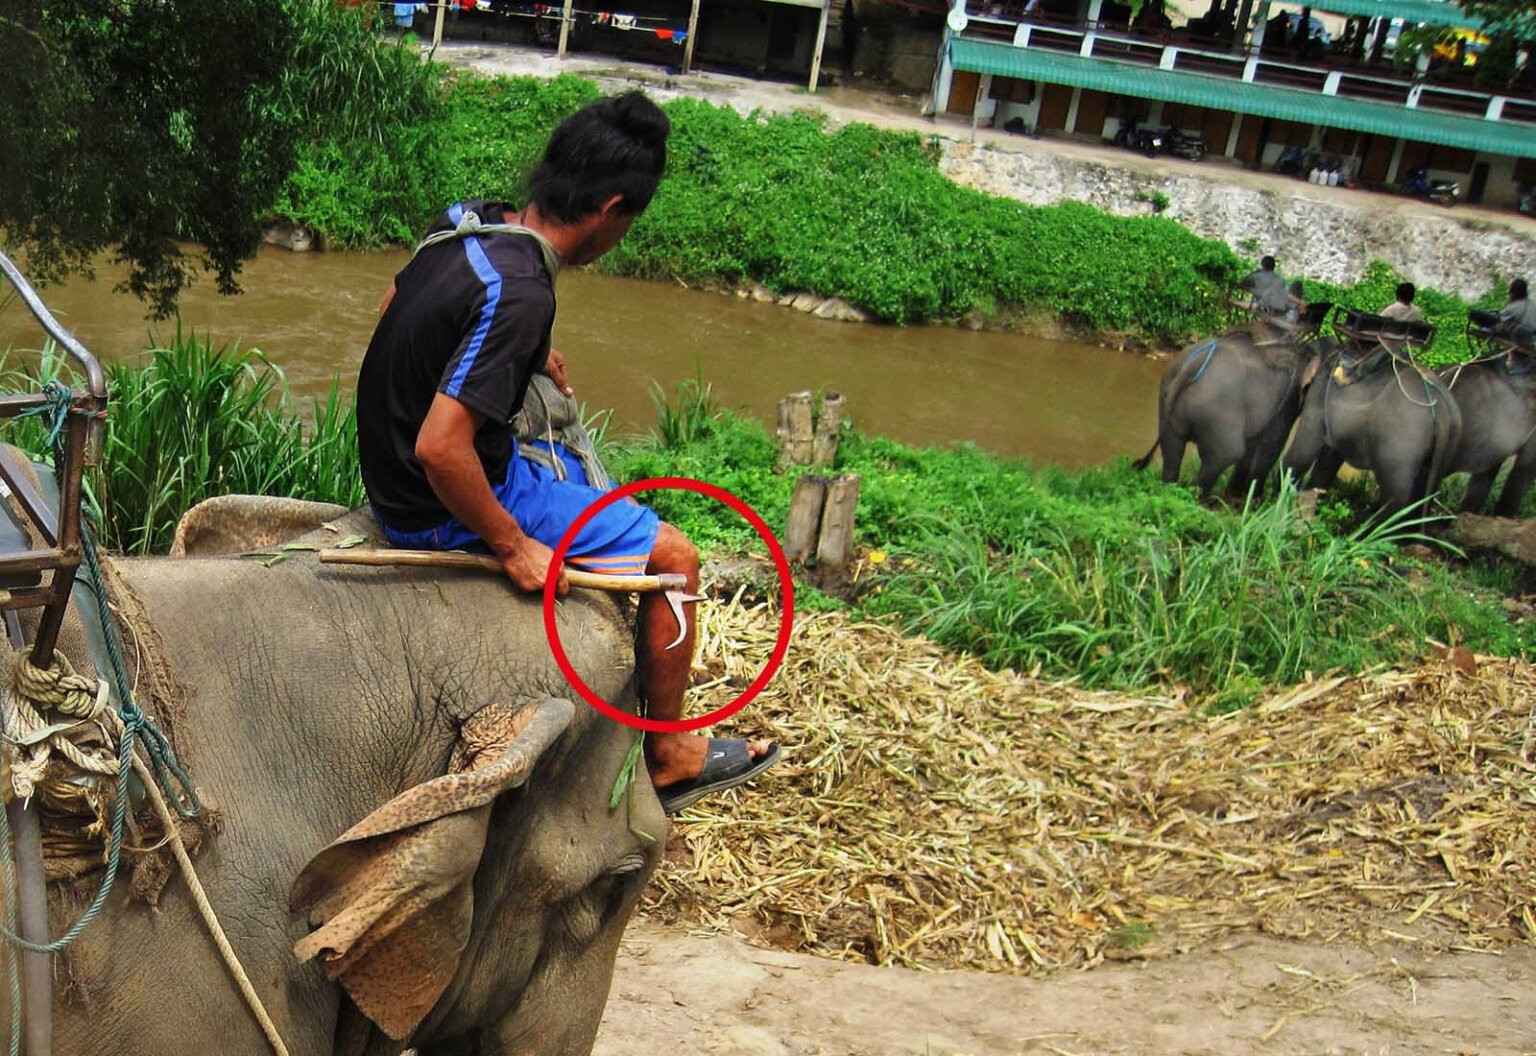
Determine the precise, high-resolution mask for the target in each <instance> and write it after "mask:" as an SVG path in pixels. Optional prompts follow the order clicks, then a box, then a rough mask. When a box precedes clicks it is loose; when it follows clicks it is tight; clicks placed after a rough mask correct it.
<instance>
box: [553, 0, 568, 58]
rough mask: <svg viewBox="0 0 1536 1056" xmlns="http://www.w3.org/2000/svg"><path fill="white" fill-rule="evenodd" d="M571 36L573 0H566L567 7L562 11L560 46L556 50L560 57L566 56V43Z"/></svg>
mask: <svg viewBox="0 0 1536 1056" xmlns="http://www.w3.org/2000/svg"><path fill="white" fill-rule="evenodd" d="M570 36H571V0H565V7H564V8H563V9H562V10H561V12H560V47H559V50H557V51H556V52H555V54H556V55H558V56H559V57H560V58H562V59H563V58H565V43H566V41H567V40H569V39H570Z"/></svg>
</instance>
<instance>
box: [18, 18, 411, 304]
mask: <svg viewBox="0 0 1536 1056" xmlns="http://www.w3.org/2000/svg"><path fill="white" fill-rule="evenodd" d="M371 10H372V9H371V7H365V8H354V7H344V6H342V5H340V4H337V3H334V2H333V0H221V2H219V3H211V4H210V3H203V2H201V0H161V2H157V3H129V4H124V3H104V2H102V0H13V2H12V3H10V4H8V5H7V8H6V14H5V16H4V17H0V49H3V51H4V53H5V56H6V61H5V62H4V63H0V109H3V110H4V112H5V113H6V114H8V115H11V116H12V118H13V119H12V120H7V121H4V122H0V227H3V228H4V229H5V230H6V231H7V233H8V235H9V236H10V237H11V239H12V240H13V245H16V246H18V247H24V248H25V249H26V250H27V251H28V269H29V272H30V273H31V274H32V276H33V278H34V279H37V280H48V279H57V278H59V277H61V276H62V275H63V274H65V273H66V272H69V271H73V270H88V269H89V266H90V264H91V262H92V260H93V259H94V258H95V257H96V256H97V255H98V254H100V253H101V252H103V251H114V252H115V253H116V254H117V255H118V256H119V257H120V258H121V259H123V260H124V261H126V262H127V263H128V265H129V274H128V279H127V281H126V283H125V285H126V286H127V287H128V288H129V289H130V290H132V291H133V292H134V293H135V294H137V295H138V296H140V297H142V298H146V299H148V300H149V301H150V302H151V306H152V307H153V309H154V311H155V313H156V314H157V315H159V316H162V317H163V316H166V315H168V314H170V312H171V310H172V309H173V308H174V306H175V302H176V298H177V296H178V295H179V293H180V291H181V289H182V288H183V287H184V286H185V284H186V283H187V282H189V281H191V279H192V278H193V276H194V275H195V273H196V270H197V267H196V266H197V263H198V261H199V257H201V260H202V262H203V263H204V264H206V266H208V267H210V268H211V269H212V270H213V271H214V273H215V275H216V278H217V281H218V284H219V288H220V289H221V290H222V291H224V292H226V293H228V292H234V291H235V289H236V285H235V277H236V274H237V273H238V271H239V267H240V263H241V261H243V260H244V259H246V258H248V257H249V256H250V255H251V254H253V253H254V252H255V251H256V248H257V246H258V245H259V242H260V233H261V221H262V220H263V219H264V218H265V217H266V216H268V215H269V213H270V210H271V209H272V207H273V205H274V202H278V203H279V204H281V205H283V206H284V207H285V209H286V210H287V211H291V212H293V213H294V214H295V216H296V217H297V218H299V219H307V218H309V217H310V215H311V213H313V214H314V216H315V218H316V219H317V220H320V219H323V221H324V223H325V224H326V225H327V226H331V227H335V228H337V229H338V230H350V231H362V230H364V229H365V228H367V227H368V222H367V221H366V220H365V219H364V218H363V217H362V216H361V215H360V214H361V213H362V212H363V211H364V210H365V209H366V208H368V207H369V206H370V205H371V204H372V203H373V201H374V200H375V198H384V199H389V198H398V197H400V196H402V195H403V196H406V197H409V196H410V195H411V194H412V193H418V196H419V197H421V198H425V197H427V196H428V195H427V194H426V193H425V192H418V191H417V190H416V188H415V187H414V184H417V183H420V182H422V180H423V177H422V176H419V175H417V173H416V170H414V169H413V168H412V167H410V166H408V165H406V164H404V163H403V162H404V161H405V160H407V159H408V160H410V161H413V162H414V161H419V160H420V159H421V152H420V149H419V148H420V147H421V142H420V141H421V140H422V139H423V138H424V137H425V136H426V135H427V134H429V133H430V130H431V127H432V126H431V121H432V119H433V112H434V109H435V107H436V99H437V95H438V90H437V87H436V85H437V81H438V78H439V72H438V69H439V68H437V67H433V66H431V65H430V64H428V63H426V62H424V61H423V60H422V58H421V56H420V54H419V52H418V51H417V50H416V49H415V48H414V47H412V46H410V45H401V44H395V43H385V42H383V41H381V40H379V39H378V38H377V36H376V35H375V33H374V32H373V30H372V28H371V27H370V23H369V14H370V13H371ZM301 153H302V154H303V155H304V156H305V157H306V159H307V166H308V167H307V169H306V171H304V172H303V173H301V174H300V175H299V177H298V179H297V183H296V184H295V185H291V186H289V189H288V190H287V191H284V187H285V184H286V182H287V181H288V179H289V176H290V174H291V173H292V172H293V171H294V166H295V164H296V161H297V159H298V157H299V155H300V154H301ZM352 170H361V171H362V172H364V173H366V174H367V176H368V177H369V180H370V183H369V186H370V187H371V188H372V189H373V190H374V191H376V192H377V194H376V195H375V196H370V198H369V199H368V200H367V201H366V202H365V203H363V204H361V205H360V204H358V203H357V202H355V201H346V200H342V201H329V200H327V193H326V192H327V190H328V189H329V190H332V191H337V193H340V189H341V188H342V187H343V184H342V183H341V181H340V180H338V179H337V178H336V177H337V175H338V174H339V173H341V172H343V171H347V172H350V171H352ZM295 187H296V188H297V189H298V191H299V193H297V194H296V193H295ZM343 197H344V196H343ZM300 199H302V201H301V200H300ZM311 201H313V202H314V205H313V206H311V205H310V204H309V203H310V202H311ZM382 228H383V230H384V231H386V232H387V233H388V234H387V237H391V238H394V237H399V236H401V235H402V234H405V233H407V232H409V231H411V230H413V228H412V227H405V228H400V227H398V226H391V225H390V224H389V222H388V221H387V219H386V220H384V221H382ZM188 242H192V243H196V244H198V246H200V247H201V250H200V253H199V254H188V253H187V252H186V251H184V250H183V249H182V245H183V244H185V243H188Z"/></svg>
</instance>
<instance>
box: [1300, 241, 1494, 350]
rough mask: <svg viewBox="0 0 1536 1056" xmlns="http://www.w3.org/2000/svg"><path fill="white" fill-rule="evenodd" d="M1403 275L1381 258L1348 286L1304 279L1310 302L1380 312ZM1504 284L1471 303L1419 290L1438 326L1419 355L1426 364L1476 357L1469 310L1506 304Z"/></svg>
mask: <svg viewBox="0 0 1536 1056" xmlns="http://www.w3.org/2000/svg"><path fill="white" fill-rule="evenodd" d="M1402 281H1403V277H1402V276H1401V275H1399V274H1397V272H1395V271H1393V270H1392V268H1391V266H1390V265H1388V264H1386V263H1384V262H1382V261H1379V260H1377V261H1373V262H1371V264H1369V265H1368V266H1367V267H1366V269H1365V274H1364V275H1363V276H1361V278H1360V281H1359V282H1356V283H1352V284H1349V285H1338V284H1335V283H1329V282H1312V281H1306V282H1304V289H1305V292H1306V298H1307V300H1309V301H1331V302H1333V303H1334V304H1342V305H1345V306H1346V307H1349V308H1356V309H1359V310H1361V311H1366V312H1379V311H1381V310H1382V309H1383V308H1385V307H1386V306H1387V305H1389V304H1391V303H1392V302H1393V301H1394V300H1396V298H1397V284H1398V283H1400V282H1402ZM1503 293H1504V290H1503V287H1502V286H1500V285H1499V284H1498V283H1495V284H1494V288H1493V289H1491V290H1489V291H1488V292H1487V293H1486V294H1484V295H1483V296H1482V297H1480V298H1479V299H1478V300H1476V301H1474V302H1472V303H1471V304H1468V303H1467V302H1465V301H1463V300H1461V299H1460V298H1458V297H1454V296H1452V295H1450V294H1446V293H1441V292H1440V291H1439V290H1433V289H1422V288H1421V289H1419V290H1418V291H1417V292H1416V294H1415V295H1414V299H1413V303H1414V304H1416V305H1418V306H1419V308H1420V309H1421V310H1422V311H1423V312H1424V321H1425V322H1427V323H1433V324H1434V326H1435V343H1434V344H1433V345H1432V346H1431V347H1430V348H1429V350H1428V351H1427V352H1424V353H1422V354H1421V355H1420V356H1419V357H1418V358H1419V359H1420V360H1421V361H1422V362H1423V363H1424V364H1425V365H1427V366H1431V367H1441V366H1445V365H1447V364H1450V363H1461V362H1463V361H1465V360H1468V359H1471V358H1473V355H1474V352H1473V350H1472V349H1471V348H1469V347H1468V346H1467V309H1469V308H1483V309H1497V308H1500V307H1502V306H1503V304H1504V297H1503Z"/></svg>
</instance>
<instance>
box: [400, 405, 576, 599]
mask: <svg viewBox="0 0 1536 1056" xmlns="http://www.w3.org/2000/svg"><path fill="white" fill-rule="evenodd" d="M484 421H485V416H484V415H482V414H480V413H479V412H477V411H473V410H471V409H470V408H468V407H466V406H465V405H464V404H462V403H460V402H459V401H458V400H455V399H454V398H453V397H451V396H445V395H443V394H442V393H438V394H437V396H436V397H435V398H434V399H433V400H432V406H431V408H430V409H429V410H428V411H427V417H426V420H425V421H423V422H422V423H421V430H420V432H418V433H417V434H416V458H417V460H418V461H419V462H420V463H421V466H422V469H424V470H425V471H426V474H427V481H428V483H430V484H431V485H432V490H433V491H434V492H436V493H437V497H438V499H439V500H441V501H442V504H443V505H444V506H446V507H448V512H449V513H451V514H453V515H454V516H455V517H457V518H458V519H459V520H460V521H462V522H463V523H464V524H465V525H467V526H468V527H469V529H470V530H471V531H472V532H474V533H475V534H476V535H478V536H479V537H480V538H481V539H483V540H485V543H486V545H487V546H489V547H490V548H491V552H492V553H494V554H495V555H496V556H497V557H498V558H500V560H501V567H502V568H504V569H505V570H506V573H507V577H508V578H509V579H511V580H512V582H513V583H514V584H516V586H517V588H518V589H519V590H525V591H541V590H543V589H544V578H545V575H546V573H547V572H548V571H549V562H550V559H551V558H552V557H553V556H554V552H553V551H551V550H550V548H549V547H547V546H545V545H544V544H543V543H540V542H539V541H538V540H536V539H531V538H529V537H528V536H527V535H525V534H524V533H523V529H522V527H521V526H520V525H519V524H518V523H517V519H516V518H515V517H513V516H512V515H511V514H510V513H508V512H507V511H506V510H505V509H503V508H502V505H501V503H500V501H498V500H497V498H496V493H495V492H493V491H492V490H491V482H490V481H488V480H487V479H486V478H485V470H484V469H483V468H482V467H481V465H480V457H479V456H478V455H477V454H476V453H475V432H476V430H478V429H479V428H480V426H481V424H482V423H483V422H484ZM569 590H570V587H569V586H568V585H567V583H566V581H565V572H564V570H563V569H562V570H561V572H560V583H559V585H558V587H557V588H556V592H557V593H558V594H559V595H560V596H561V597H564V596H565V595H566V593H567V592H568V591H569Z"/></svg>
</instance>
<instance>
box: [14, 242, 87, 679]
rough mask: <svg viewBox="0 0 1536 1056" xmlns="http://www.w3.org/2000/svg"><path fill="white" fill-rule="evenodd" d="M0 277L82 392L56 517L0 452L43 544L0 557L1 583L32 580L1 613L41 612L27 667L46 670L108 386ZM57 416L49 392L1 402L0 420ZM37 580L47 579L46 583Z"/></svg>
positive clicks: (47, 316)
mask: <svg viewBox="0 0 1536 1056" xmlns="http://www.w3.org/2000/svg"><path fill="white" fill-rule="evenodd" d="M0 275H3V276H4V278H5V280H7V281H9V282H10V284H11V285H12V286H13V287H14V288H15V290H16V293H17V294H18V295H19V296H20V298H21V301H22V303H23V304H25V305H26V306H27V309H28V310H29V311H30V312H31V313H32V315H33V317H34V318H36V319H37V321H38V324H39V325H41V326H42V328H43V332H44V333H46V334H47V335H48V337H49V338H50V339H52V340H53V342H54V343H55V344H57V345H58V346H59V347H60V348H62V349H63V350H64V352H65V353H66V354H67V355H68V356H69V358H70V360H72V361H73V362H74V364H75V366H76V368H77V369H78V371H79V373H80V375H81V376H82V377H83V379H84V382H85V385H84V388H73V387H71V388H70V389H69V390H68V406H67V410H66V413H65V415H64V421H63V424H62V426H61V429H62V434H61V436H60V443H59V445H58V449H57V451H58V453H57V455H56V456H55V457H56V458H57V459H58V464H57V465H56V466H55V472H56V474H57V476H58V483H59V508H58V512H57V514H55V513H54V511H53V510H51V509H49V508H48V504H47V503H46V502H45V501H44V500H43V497H42V495H40V494H39V493H38V490H37V488H36V487H34V486H33V484H32V480H31V474H30V473H29V472H28V467H26V466H24V465H23V464H22V463H21V462H20V461H19V460H18V459H17V458H16V456H15V455H14V454H13V453H12V451H11V450H8V449H5V448H0V480H3V481H4V482H5V485H6V487H7V488H8V489H9V493H8V494H7V495H6V500H5V501H6V503H7V505H8V506H9V507H10V511H11V513H12V514H13V515H14V517H15V519H16V520H17V521H18V526H19V527H20V528H21V529H22V530H23V531H24V532H26V533H27V534H28V535H29V536H30V535H33V534H35V535H36V536H37V537H38V538H40V539H41V540H42V546H41V547H34V548H30V549H27V550H22V551H17V552H13V553H0V578H3V579H4V580H5V581H7V582H14V581H15V580H16V579H25V578H30V577H33V576H35V577H36V578H37V580H38V582H37V583H35V584H30V585H13V586H10V587H6V588H0V611H4V612H11V611H14V610H17V609H35V608H40V609H42V610H43V614H42V619H41V622H40V623H39V625H38V629H37V635H36V637H35V638H34V639H33V641H32V662H33V663H34V664H36V665H37V666H38V667H41V668H44V669H46V668H49V667H51V666H53V651H54V647H55V646H56V645H57V644H58V640H59V627H60V626H61V625H62V624H63V622H64V612H65V610H66V609H67V608H68V606H69V594H70V590H71V589H72V588H73V587H74V584H75V573H76V571H77V570H78V569H79V567H80V561H81V544H80V515H81V514H80V511H81V495H82V490H83V484H84V479H85V468H86V466H88V465H94V464H95V463H96V460H97V459H98V458H99V456H100V452H101V439H102V425H103V421H104V418H105V415H106V410H107V378H106V374H105V373H104V372H103V371H102V369H101V364H100V363H98V362H97V361H96V357H95V356H93V355H91V354H90V353H89V352H87V351H86V350H85V346H84V345H82V344H80V342H79V341H77V340H75V337H74V335H73V334H71V333H70V332H69V331H68V330H66V329H64V327H63V326H62V325H60V323H59V321H58V320H57V319H55V318H54V316H53V313H52V312H50V311H49V310H48V306H47V305H45V304H44V303H43V301H42V298H40V297H39V296H38V295H37V291H36V290H34V289H33V288H32V286H31V284H30V283H28V282H27V280H26V278H25V277H24V276H23V275H22V274H21V271H20V270H19V269H18V268H17V267H16V265H15V263H14V262H13V261H12V260H11V259H10V257H8V256H6V255H5V254H4V253H0ZM56 408H57V397H55V396H54V395H52V394H50V393H47V392H38V393H30V394H11V395H0V419H6V418H19V417H22V416H23V415H34V414H46V413H48V412H50V411H53V410H55V409H56ZM43 574H46V576H47V579H46V582H44V581H43Z"/></svg>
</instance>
